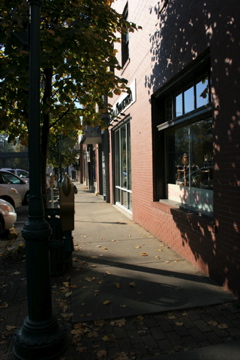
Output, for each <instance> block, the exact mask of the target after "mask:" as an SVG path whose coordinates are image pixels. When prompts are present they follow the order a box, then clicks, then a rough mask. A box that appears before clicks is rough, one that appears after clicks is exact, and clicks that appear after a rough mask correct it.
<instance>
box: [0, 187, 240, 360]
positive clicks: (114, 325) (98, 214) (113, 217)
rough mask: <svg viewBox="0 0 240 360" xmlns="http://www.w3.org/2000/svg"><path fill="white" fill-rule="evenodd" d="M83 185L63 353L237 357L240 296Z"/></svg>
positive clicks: (117, 358) (70, 356)
mask: <svg viewBox="0 0 240 360" xmlns="http://www.w3.org/2000/svg"><path fill="white" fill-rule="evenodd" d="M78 190H79V191H78V194H77V195H76V196H75V230H74V233H73V235H74V245H75V251H74V253H73V264H74V267H73V270H72V271H71V273H70V274H66V277H65V278H64V279H62V280H61V281H62V283H64V286H69V285H66V279H67V281H68V283H70V288H68V289H67V290H68V291H67V293H66V295H67V297H66V299H68V302H69V304H68V306H67V305H66V304H65V305H64V306H65V309H64V311H63V312H64V314H62V315H63V319H65V320H66V322H67V323H68V325H69V324H70V327H71V329H70V330H71V345H69V348H68V349H67V351H66V353H65V354H63V355H62V357H61V359H64V360H75V359H76V360H77V359H83V360H94V359H102V360H104V359H106V360H133V359H152V360H153V359H154V360H157V359H158V360H166V359H169V360H171V359H172V360H174V359H176V360H179V359H186V360H187V359H194V360H195V359H204V360H210V359H211V360H215V359H218V360H219V359H220V360H221V359H228V360H231V359H234V360H235V359H237V358H238V356H239V353H240V321H239V320H240V305H239V301H238V300H236V299H234V297H233V296H232V295H231V294H229V293H227V292H225V291H224V290H223V289H222V288H221V287H219V286H218V285H217V284H215V283H214V282H213V281H211V279H209V278H208V277H206V276H204V275H203V274H202V273H201V272H200V271H199V270H198V269H197V268H195V267H194V266H192V265H191V264H189V263H188V262H187V261H186V260H184V259H183V258H181V257H180V256H179V255H178V254H176V253H175V252H174V251H172V250H171V249H169V248H168V247H167V246H165V244H163V243H162V242H161V241H159V240H158V239H156V238H154V237H153V236H152V235H151V234H149V233H148V232H146V231H145V230H144V229H142V228H141V227H140V226H138V225H137V224H135V223H134V222H133V221H131V220H129V219H128V218H127V217H125V216H124V215H123V214H122V213H121V212H119V211H118V210H117V209H116V208H115V207H114V206H112V205H110V204H107V203H105V202H104V201H103V200H102V199H101V197H99V196H96V195H95V194H94V193H92V192H89V191H88V190H87V189H86V188H85V187H84V186H82V185H78ZM69 295H71V296H69ZM16 297H17V292H16V295H15V298H16ZM57 297H58V295H57ZM55 298H56V296H54V299H55ZM16 303H17V301H16V299H15V306H16ZM10 310H11V309H9V311H8V316H9V321H8V319H4V321H5V323H6V324H7V323H8V324H10V317H11V311H10ZM15 313H16V309H15ZM0 315H1V314H0ZM22 320H23V319H22ZM70 330H69V331H70ZM6 359H7V360H13V359H14V357H13V355H12V353H11V349H10V351H9V353H8V357H7V358H6ZM31 360H35V359H31Z"/></svg>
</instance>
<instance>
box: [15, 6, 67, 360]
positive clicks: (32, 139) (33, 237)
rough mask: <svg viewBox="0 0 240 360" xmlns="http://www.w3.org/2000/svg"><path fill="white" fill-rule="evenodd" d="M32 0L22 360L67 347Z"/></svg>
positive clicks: (36, 10) (18, 352)
mask: <svg viewBox="0 0 240 360" xmlns="http://www.w3.org/2000/svg"><path fill="white" fill-rule="evenodd" d="M41 3H42V1H41V0H29V10H30V74H29V82H30V84H29V169H30V172H29V173H30V197H29V207H28V214H29V215H28V221H27V222H26V223H25V224H24V227H23V230H22V235H23V237H24V239H25V247H26V273H27V296H28V316H27V317H26V319H25V320H24V323H23V325H22V327H21V328H20V329H18V330H17V331H16V333H15V334H14V347H13V353H14V355H15V356H16V357H17V358H18V359H21V360H25V359H28V360H29V359H32V360H33V359H34V360H38V359H41V360H44V359H53V358H55V357H57V356H58V355H59V354H60V353H62V352H63V351H64V350H65V349H66V348H67V345H68V337H67V333H66V330H65V329H64V328H62V327H61V326H60V325H59V324H58V321H57V319H56V318H55V317H54V316H53V314H52V299H51V278H50V260H49V237H50V235H51V229H50V227H49V224H48V222H47V221H46V220H45V217H44V205H43V197H42V190H41V151H40V6H41Z"/></svg>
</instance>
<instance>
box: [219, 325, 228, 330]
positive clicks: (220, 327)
mask: <svg viewBox="0 0 240 360" xmlns="http://www.w3.org/2000/svg"><path fill="white" fill-rule="evenodd" d="M218 328H219V329H228V325H227V324H220V325H218Z"/></svg>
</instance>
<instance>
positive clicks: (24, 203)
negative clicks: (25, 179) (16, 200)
mask: <svg viewBox="0 0 240 360" xmlns="http://www.w3.org/2000/svg"><path fill="white" fill-rule="evenodd" d="M28 200H29V191H28V192H26V194H25V196H24V199H23V205H28Z"/></svg>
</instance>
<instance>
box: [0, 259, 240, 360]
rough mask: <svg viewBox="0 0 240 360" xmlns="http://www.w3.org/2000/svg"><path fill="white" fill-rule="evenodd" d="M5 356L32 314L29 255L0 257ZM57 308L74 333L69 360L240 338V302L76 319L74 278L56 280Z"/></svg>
mask: <svg viewBox="0 0 240 360" xmlns="http://www.w3.org/2000/svg"><path fill="white" fill-rule="evenodd" d="M0 270H1V272H0V285H1V289H2V291H1V298H0V330H1V339H0V359H1V360H12V359H13V358H12V357H11V353H8V349H9V346H10V341H11V338H12V334H13V332H14V331H15V329H16V328H19V327H20V326H21V325H22V323H23V320H24V318H25V316H26V314H27V299H26V278H25V264H24V256H20V255H18V256H16V257H13V258H11V257H10V258H6V257H0ZM52 286H53V310H54V313H55V314H56V315H57V318H58V319H59V320H60V321H62V322H64V323H65V325H66V326H67V327H68V328H69V333H71V334H70V335H71V336H70V338H71V343H70V345H69V348H68V349H67V351H66V353H65V354H64V355H63V357H62V358H65V359H66V360H70V359H71V360H75V359H79V358H81V359H82V360H91V359H93V360H95V359H101V360H104V359H107V360H116V359H124V360H133V359H143V358H147V357H151V356H159V354H160V355H161V354H170V353H174V352H181V351H187V350H190V349H194V348H198V347H202V346H208V345H209V344H210V345H211V344H219V343H225V342H228V341H232V340H239V339H240V301H239V300H236V301H234V302H230V303H227V304H223V305H218V306H207V307H204V308H195V309H185V310H178V311H171V312H165V313H164V312H163V313H159V314H151V315H145V316H141V314H139V315H140V316H136V317H128V318H125V319H112V320H105V321H101V320H97V319H96V321H91V322H85V323H79V324H73V323H72V322H71V307H70V305H71V304H70V298H69V297H66V296H65V295H66V293H69V291H70V289H71V278H70V276H69V275H68V274H67V275H65V276H63V277H58V278H53V279H52Z"/></svg>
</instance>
